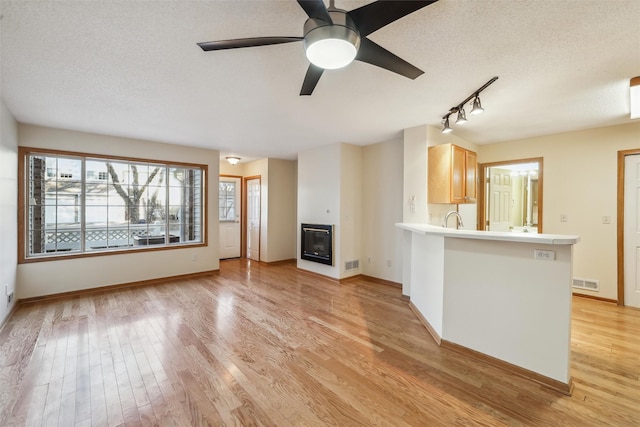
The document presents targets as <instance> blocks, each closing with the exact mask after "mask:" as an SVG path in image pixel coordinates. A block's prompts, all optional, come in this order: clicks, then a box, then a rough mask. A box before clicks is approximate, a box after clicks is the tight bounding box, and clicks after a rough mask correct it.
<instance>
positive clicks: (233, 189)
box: [218, 176, 241, 259]
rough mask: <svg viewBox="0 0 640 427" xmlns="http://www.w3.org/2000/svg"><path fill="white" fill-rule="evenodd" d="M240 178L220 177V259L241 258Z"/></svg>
mask: <svg viewBox="0 0 640 427" xmlns="http://www.w3.org/2000/svg"><path fill="white" fill-rule="evenodd" d="M240 192H241V181H240V177H229V176H220V189H219V193H218V197H219V204H218V206H219V209H220V259H226V258H239V257H240V200H241V197H240Z"/></svg>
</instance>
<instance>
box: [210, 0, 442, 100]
mask: <svg viewBox="0 0 640 427" xmlns="http://www.w3.org/2000/svg"><path fill="white" fill-rule="evenodd" d="M297 1H298V4H299V5H300V7H302V9H303V10H304V11H305V13H306V14H307V16H308V17H309V18H308V19H307V20H306V22H305V23H304V27H303V34H304V36H303V37H251V38H242V39H230V40H219V41H211V42H202V43H198V46H200V47H201V48H202V50H204V51H210V50H223V49H238V48H243V47H253V46H266V45H272V44H280V43H291V42H297V41H303V42H304V48H305V53H306V56H307V59H309V61H310V62H311V64H309V68H308V69H307V74H306V75H305V78H304V82H303V83H302V89H301V91H300V95H311V94H312V93H313V90H314V89H315V87H316V85H317V84H318V81H319V80H320V77H321V76H322V73H323V72H324V70H325V69H327V70H328V69H336V68H342V67H344V66H346V65H348V64H350V63H351V61H353V60H354V59H355V60H357V61H361V62H366V63H368V64H371V65H375V66H376V67H380V68H384V69H386V70H389V71H392V72H394V73H396V74H400V75H402V76H405V77H407V78H410V79H415V78H416V77H418V76H420V75H421V74H423V73H424V71H422V70H420V69H419V68H417V67H415V66H413V65H411V64H410V63H408V62H407V61H405V60H404V59H402V58H399V57H397V56H396V55H394V54H393V53H391V52H389V51H388V50H386V49H384V48H383V47H381V46H379V45H378V44H376V43H374V42H372V41H371V40H369V39H368V38H367V36H368V35H369V34H371V33H373V32H374V31H377V30H379V29H380V28H382V27H384V26H386V25H388V24H390V23H392V22H394V21H396V20H398V19H400V18H402V17H403V16H406V15H409V14H410V13H413V12H415V11H417V10H419V9H422V8H423V7H425V6H428V5H430V4H432V3H435V2H436V1H438V0H424V1H420V0H407V1H405V0H379V1H376V2H373V3H370V4H367V5H365V6H362V7H359V8H357V9H354V10H351V11H345V10H342V9H337V8H336V7H335V5H334V0H330V4H329V8H327V7H326V6H325V4H324V2H323V1H322V0H297Z"/></svg>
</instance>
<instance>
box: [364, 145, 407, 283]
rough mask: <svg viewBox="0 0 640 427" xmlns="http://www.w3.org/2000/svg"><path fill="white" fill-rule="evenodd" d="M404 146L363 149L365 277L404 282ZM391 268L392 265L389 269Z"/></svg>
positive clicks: (371, 146) (373, 146) (368, 146)
mask: <svg viewBox="0 0 640 427" xmlns="http://www.w3.org/2000/svg"><path fill="white" fill-rule="evenodd" d="M403 156H404V150H403V144H402V141H389V142H383V143H379V144H373V145H367V146H365V147H362V221H361V222H362V227H361V230H362V231H361V232H362V250H361V253H362V258H361V270H362V274H365V275H367V276H372V277H377V278H380V279H384V280H389V281H392V282H396V283H401V282H402V265H401V262H400V260H401V259H402V255H401V254H402V230H400V229H397V228H396V227H395V224H396V223H398V222H402V214H403V192H402V191H401V190H402V181H403V170H404V168H403ZM389 264H390V265H389Z"/></svg>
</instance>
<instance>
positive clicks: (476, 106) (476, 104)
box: [441, 76, 640, 133]
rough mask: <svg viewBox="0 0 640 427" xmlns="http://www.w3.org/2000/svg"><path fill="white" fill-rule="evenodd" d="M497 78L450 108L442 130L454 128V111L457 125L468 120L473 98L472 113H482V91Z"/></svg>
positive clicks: (443, 118) (444, 131) (443, 117)
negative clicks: (466, 106)
mask: <svg viewBox="0 0 640 427" xmlns="http://www.w3.org/2000/svg"><path fill="white" fill-rule="evenodd" d="M496 80H498V77H497V76H496V77H494V78H492V79H491V80H489V81H488V82H486V83H485V84H483V85H482V86H481V87H480V88H478V90H476V91H475V92H473V93H472V94H471V95H469V96H468V97H467V99H465V100H464V101H462V102H461V103H460V104H458V105H456V106H455V107H451V108H449V112H448V113H447V114H445V115H444V116H442V124H443V125H444V127H443V128H442V131H441V132H442V133H450V132H451V131H452V130H453V129H451V128H450V127H449V116H450V115H452V114H453V113H458V118H457V119H456V124H457V125H461V124H463V123H466V122H467V116H466V115H465V113H464V104H466V103H467V102H469V101H471V100H472V99H473V109H472V110H471V114H473V115H477V114H480V113H482V112H483V111H484V108H482V106H481V105H480V92H482V91H483V90H485V89H486V88H487V87H489V85H491V84H492V83H493V82H495V81H496ZM639 84H640V82H639Z"/></svg>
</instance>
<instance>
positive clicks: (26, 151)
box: [18, 147, 209, 264]
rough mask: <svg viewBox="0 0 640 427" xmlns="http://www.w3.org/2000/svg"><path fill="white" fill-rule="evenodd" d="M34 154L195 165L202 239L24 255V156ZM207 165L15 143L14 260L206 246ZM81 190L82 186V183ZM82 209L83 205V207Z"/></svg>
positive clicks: (25, 248) (25, 216)
mask: <svg viewBox="0 0 640 427" xmlns="http://www.w3.org/2000/svg"><path fill="white" fill-rule="evenodd" d="M34 154H41V155H43V156H47V155H52V156H54V155H55V156H70V157H77V158H81V159H82V162H83V170H84V164H85V162H86V161H90V160H91V159H103V160H111V161H125V162H140V163H149V164H159V165H162V166H164V167H169V168H171V167H189V168H194V169H199V170H200V172H201V173H202V189H201V190H202V192H201V193H202V196H201V203H202V208H201V211H202V218H201V227H202V239H201V240H202V241H200V242H180V243H170V242H167V241H165V243H164V244H159V245H148V246H140V247H137V246H130V247H127V248H109V249H104V250H95V251H91V252H74V253H50V254H37V255H28V254H27V248H28V238H29V232H28V215H29V206H28V204H27V203H28V200H29V197H28V195H27V192H28V191H29V183H28V182H27V180H28V177H29V175H28V170H29V169H28V168H29V165H28V160H29V156H31V155H34ZM208 172H209V171H208V165H206V164H196V163H185V162H175V161H165V160H157V159H143V158H135V157H126V156H112V155H104V154H93V153H83V152H75V151H64V150H52V149H47V148H34V147H18V264H26V263H31V262H43V261H60V260H68V259H76V258H88V257H96V256H108V255H123V254H128V253H139V252H149V251H163V250H173V249H184V248H187V247H188V248H194V247H203V246H208V245H209V243H208V229H209V227H208V225H209V224H208V185H207V180H208ZM82 182H83V184H84V183H86V177H85V176H84V175H83V177H82ZM83 192H84V186H83ZM83 209H84V207H83ZM85 220H86V219H85V218H83V220H82V229H83V230H84V229H85Z"/></svg>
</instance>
